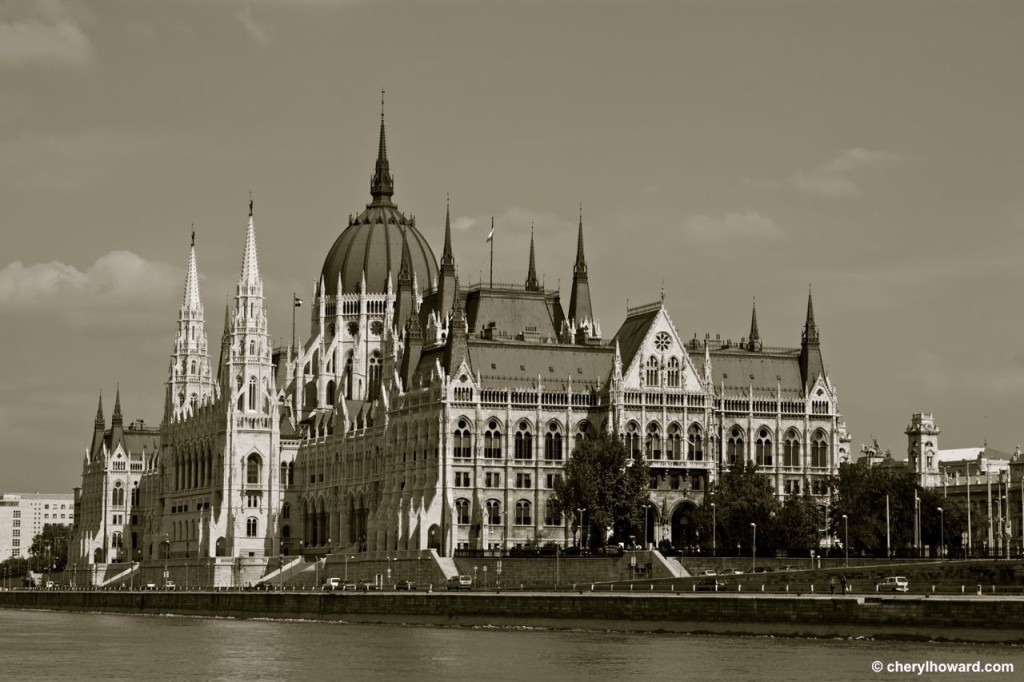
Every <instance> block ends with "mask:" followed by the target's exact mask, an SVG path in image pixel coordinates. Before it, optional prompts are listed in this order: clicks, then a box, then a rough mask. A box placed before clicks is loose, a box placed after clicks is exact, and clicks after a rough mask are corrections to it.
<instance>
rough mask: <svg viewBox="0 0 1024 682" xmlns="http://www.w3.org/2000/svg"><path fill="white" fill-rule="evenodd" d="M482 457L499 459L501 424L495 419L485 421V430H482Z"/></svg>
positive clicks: (500, 455)
mask: <svg viewBox="0 0 1024 682" xmlns="http://www.w3.org/2000/svg"><path fill="white" fill-rule="evenodd" d="M484 457H485V458H487V459H501V457H502V448H501V425H500V424H499V423H498V420H497V419H492V420H490V421H489V422H487V431H485V432H484Z"/></svg>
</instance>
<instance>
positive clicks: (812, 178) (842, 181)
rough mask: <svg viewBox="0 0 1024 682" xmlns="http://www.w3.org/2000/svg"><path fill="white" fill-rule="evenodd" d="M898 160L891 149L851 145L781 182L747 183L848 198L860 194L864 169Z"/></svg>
mask: <svg viewBox="0 0 1024 682" xmlns="http://www.w3.org/2000/svg"><path fill="white" fill-rule="evenodd" d="M902 160H903V156H902V155H900V154H897V153H894V152H887V151H881V150H877V149H864V148H862V147H853V148H851V149H845V150H843V151H841V152H840V153H839V154H838V155H837V156H836V157H835V158H833V159H830V160H829V161H826V162H825V163H823V164H821V165H818V166H815V167H814V168H811V169H809V170H802V171H799V172H797V173H796V175H794V176H793V177H792V178H790V179H788V180H786V181H785V182H776V181H772V180H761V181H758V180H755V181H751V182H750V183H749V184H751V185H753V186H754V187H757V188H759V189H766V190H779V189H791V190H795V191H797V192H803V193H806V194H814V195H816V196H820V197H826V198H829V199H837V198H843V197H852V196H856V195H858V194H860V193H861V183H862V177H863V174H864V173H865V172H867V171H871V170H877V169H882V168H886V167H888V166H891V165H893V164H894V163H898V162H899V161H902Z"/></svg>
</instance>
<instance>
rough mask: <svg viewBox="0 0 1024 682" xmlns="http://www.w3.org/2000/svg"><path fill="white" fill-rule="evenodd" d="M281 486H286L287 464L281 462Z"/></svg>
mask: <svg viewBox="0 0 1024 682" xmlns="http://www.w3.org/2000/svg"><path fill="white" fill-rule="evenodd" d="M281 485H282V486H286V487H287V485H288V463H287V462H281Z"/></svg>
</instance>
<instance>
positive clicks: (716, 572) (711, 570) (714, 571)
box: [701, 568, 718, 575]
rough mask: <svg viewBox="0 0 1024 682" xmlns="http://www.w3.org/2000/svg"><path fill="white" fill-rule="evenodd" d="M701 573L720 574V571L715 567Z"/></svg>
mask: <svg viewBox="0 0 1024 682" xmlns="http://www.w3.org/2000/svg"><path fill="white" fill-rule="evenodd" d="M701 575H718V571H716V570H715V569H713V568H708V569H706V570H705V571H704V572H703V573H701Z"/></svg>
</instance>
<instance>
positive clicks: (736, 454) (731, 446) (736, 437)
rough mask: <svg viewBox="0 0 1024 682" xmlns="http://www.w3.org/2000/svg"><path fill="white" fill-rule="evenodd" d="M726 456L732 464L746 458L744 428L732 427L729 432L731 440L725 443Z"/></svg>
mask: <svg viewBox="0 0 1024 682" xmlns="http://www.w3.org/2000/svg"><path fill="white" fill-rule="evenodd" d="M725 457H726V460H727V461H728V463H729V464H730V465H732V464H736V463H737V462H742V461H743V459H744V448H743V430H742V429H741V428H740V427H738V426H734V427H732V430H731V431H730V432H729V441H728V442H727V443H726V445H725Z"/></svg>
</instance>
